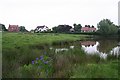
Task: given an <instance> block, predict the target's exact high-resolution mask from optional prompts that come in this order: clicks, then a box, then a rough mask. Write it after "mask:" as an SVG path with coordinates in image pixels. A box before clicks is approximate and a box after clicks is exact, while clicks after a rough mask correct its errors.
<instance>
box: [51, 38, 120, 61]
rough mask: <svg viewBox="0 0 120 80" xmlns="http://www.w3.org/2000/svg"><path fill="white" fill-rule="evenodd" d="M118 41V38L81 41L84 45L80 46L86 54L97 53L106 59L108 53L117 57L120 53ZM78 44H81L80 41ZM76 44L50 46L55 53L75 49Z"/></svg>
mask: <svg viewBox="0 0 120 80" xmlns="http://www.w3.org/2000/svg"><path fill="white" fill-rule="evenodd" d="M118 43H119V42H118V41H117V40H98V41H81V42H80V44H81V46H82V47H80V48H82V49H83V50H84V51H85V52H86V54H97V55H99V56H100V58H103V59H106V58H107V56H108V55H113V56H117V57H118V56H119V55H120V46H117V45H118ZM76 44H77V45H79V44H78V43H76ZM76 44H74V45H68V46H64V47H58V48H56V47H55V48H53V47H50V50H54V51H55V53H58V52H62V51H68V50H69V49H75V48H76V47H77V46H76ZM79 46H80V45H79Z"/></svg>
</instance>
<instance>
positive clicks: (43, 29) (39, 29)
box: [35, 25, 49, 32]
mask: <svg viewBox="0 0 120 80" xmlns="http://www.w3.org/2000/svg"><path fill="white" fill-rule="evenodd" d="M48 30H49V28H48V27H47V26H45V25H44V26H37V27H36V29H35V32H45V31H48Z"/></svg>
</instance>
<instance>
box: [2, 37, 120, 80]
mask: <svg viewBox="0 0 120 80" xmlns="http://www.w3.org/2000/svg"><path fill="white" fill-rule="evenodd" d="M119 43H120V40H119V39H109V40H108V39H91V40H84V41H79V40H78V41H60V42H53V43H52V44H51V45H49V44H45V45H44V44H43V45H35V46H29V47H24V48H19V49H13V50H8V52H7V50H4V49H3V51H4V55H3V62H4V63H3V67H4V68H3V77H5V78H8V77H9V78H11V77H12V78H74V77H75V78H99V77H100V78H101V77H102V78H117V77H118V65H117V64H116V63H118V62H117V60H118V57H119V56H120V45H119ZM8 53H10V54H8ZM11 54H12V56H11ZM8 56H11V57H8ZM106 70H107V71H106Z"/></svg>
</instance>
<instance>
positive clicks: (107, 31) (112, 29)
mask: <svg viewBox="0 0 120 80" xmlns="http://www.w3.org/2000/svg"><path fill="white" fill-rule="evenodd" d="M84 27H89V28H94V26H93V25H92V26H90V25H85V26H84ZM81 28H82V25H81V24H76V23H74V24H73V27H72V26H70V25H58V26H55V27H52V30H51V29H48V30H45V32H47V33H75V34H91V35H95V34H96V35H117V34H118V35H120V26H118V25H115V24H114V23H113V22H112V21H110V20H109V19H103V20H101V21H100V22H99V23H98V24H97V28H98V29H97V30H96V31H91V32H83V31H81ZM19 30H20V32H28V30H27V29H26V28H25V26H20V27H19ZM0 31H7V29H6V27H5V25H4V24H0ZM31 31H33V32H34V30H31ZM38 32H40V31H38ZM42 32H44V31H42Z"/></svg>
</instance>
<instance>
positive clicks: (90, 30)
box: [81, 26, 96, 32]
mask: <svg viewBox="0 0 120 80" xmlns="http://www.w3.org/2000/svg"><path fill="white" fill-rule="evenodd" d="M95 31H96V28H94V27H93V26H92V27H90V26H85V27H82V28H81V32H95Z"/></svg>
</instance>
